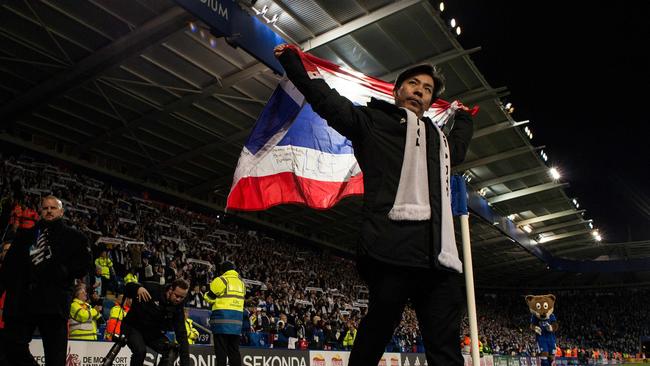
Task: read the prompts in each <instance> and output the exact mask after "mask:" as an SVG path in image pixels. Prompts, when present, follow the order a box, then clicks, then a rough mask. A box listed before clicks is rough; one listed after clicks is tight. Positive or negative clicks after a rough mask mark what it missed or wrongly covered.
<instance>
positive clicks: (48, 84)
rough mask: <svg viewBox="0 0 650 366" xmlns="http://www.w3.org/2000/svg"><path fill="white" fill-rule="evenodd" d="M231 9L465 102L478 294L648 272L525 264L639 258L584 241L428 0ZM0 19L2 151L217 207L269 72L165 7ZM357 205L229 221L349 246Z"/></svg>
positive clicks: (559, 186)
mask: <svg viewBox="0 0 650 366" xmlns="http://www.w3.org/2000/svg"><path fill="white" fill-rule="evenodd" d="M247 10H248V11H249V12H250V13H251V14H252V16H258V17H260V18H261V19H263V20H265V21H267V22H269V26H271V27H273V28H272V29H274V30H275V31H276V32H277V33H279V34H280V35H281V36H282V37H284V38H285V39H288V40H290V41H292V42H295V43H297V44H300V45H301V46H302V47H303V49H304V50H307V51H309V52H311V53H313V54H314V55H316V56H318V57H321V58H325V59H328V60H331V61H333V62H335V63H337V64H340V65H343V66H346V67H348V68H351V69H354V70H357V71H359V72H362V73H365V74H368V75H372V76H376V77H379V78H382V79H384V80H387V81H392V80H393V79H394V78H395V76H396V75H397V74H398V73H399V72H400V71H401V70H403V69H404V68H405V67H407V66H409V65H412V64H414V63H421V62H431V63H434V64H438V65H440V66H442V69H443V71H444V73H445V76H446V78H447V90H446V92H445V94H443V96H442V97H443V99H447V100H453V99H459V100H461V101H462V102H463V103H465V104H466V105H474V104H476V105H479V106H480V110H481V111H480V113H479V114H478V116H477V117H476V118H475V135H474V139H473V141H472V144H471V148H470V151H469V153H468V155H467V159H466V161H465V162H464V163H463V164H462V165H461V166H459V167H456V171H457V172H458V173H462V174H465V175H466V176H467V177H469V178H471V180H470V183H469V185H470V188H471V190H472V192H473V194H474V195H476V194H479V195H480V196H482V198H479V199H480V200H482V202H484V203H485V204H487V205H488V206H489V207H490V208H491V210H492V211H493V213H495V214H496V215H497V216H498V217H501V218H506V217H507V220H508V222H507V224H508V223H509V224H508V225H510V228H509V229H508V228H503V227H502V226H503V224H502V225H501V226H500V225H499V224H500V222H499V221H498V220H497V221H488V220H486V218H485V217H482V216H480V215H471V218H470V225H471V236H472V239H473V256H474V267H475V276H476V281H477V282H478V283H479V284H480V285H483V286H487V285H495V284H498V285H504V286H538V285H539V286H546V285H548V284H549V283H561V284H566V285H569V286H574V285H580V286H590V285H603V284H620V283H630V282H632V283H640V282H647V281H650V279H649V278H648V277H649V276H648V272H636V273H635V272H624V273H620V274H602V273H601V274H598V273H594V274H582V273H565V272H552V273H549V272H550V271H549V270H547V263H546V262H544V261H543V260H541V259H540V258H538V256H536V255H534V254H533V253H535V251H531V248H532V247H533V246H538V247H540V248H544V249H545V250H546V251H547V252H549V253H551V254H553V255H554V256H555V257H571V258H576V259H583V260H587V259H595V258H599V259H601V260H602V259H628V258H646V257H648V256H649V255H650V250H649V249H648V248H649V246H648V245H647V243H631V244H620V245H615V244H601V243H597V242H596V241H595V240H594V236H593V235H592V232H593V230H592V228H591V227H590V220H588V219H587V218H588V215H586V214H585V211H584V209H583V208H582V207H578V206H577V205H576V204H575V203H574V202H573V199H572V197H569V196H567V194H566V193H565V190H564V188H566V186H567V185H568V183H569V182H565V181H563V180H562V178H560V179H557V180H556V179H553V177H552V176H551V174H550V172H549V169H550V168H551V167H550V166H547V164H546V162H545V158H544V155H545V154H544V153H543V149H544V146H535V145H532V144H531V141H530V138H529V136H528V134H529V132H527V131H526V130H525V128H526V125H527V123H528V121H515V120H513V119H512V117H511V115H510V114H509V113H508V111H507V109H506V107H505V106H503V105H502V104H501V99H500V98H501V97H504V96H506V95H507V94H508V90H507V88H506V86H503V85H497V86H492V85H490V84H489V83H488V81H487V80H486V79H485V78H484V77H483V75H481V72H480V71H479V70H478V69H477V67H476V66H475V65H474V63H473V62H472V60H471V55H472V54H473V53H475V52H479V51H480V48H473V49H464V48H463V47H462V46H461V45H460V44H459V42H458V41H457V40H456V37H455V28H451V27H450V26H449V25H448V19H447V17H446V14H445V13H444V12H443V13H441V12H440V11H439V10H438V9H437V4H436V6H435V7H434V6H433V5H432V4H430V3H429V2H427V1H418V0H403V1H397V2H393V1H386V0H365V1H336V2H334V1H325V0H302V1H300V2H296V1H288V0H275V1H271V0H260V1H256V2H254V5H253V6H252V7H250V8H247ZM0 19H1V21H0V42H1V44H2V47H1V48H0V100H2V107H1V109H0V114H1V115H2V118H3V120H4V121H5V123H7V126H8V127H7V128H6V129H5V131H4V132H3V133H2V134H1V135H0V138H2V140H3V141H5V142H10V143H12V144H15V145H19V146H23V147H26V148H29V149H32V150H35V151H40V152H43V153H46V154H49V155H51V156H54V157H57V158H60V159H64V160H68V161H71V162H75V163H77V164H80V165H83V166H86V167H90V168H92V169H95V170H98V171H101V172H104V173H108V174H111V175H114V176H116V177H119V178H121V179H124V180H127V181H130V182H135V183H138V184H141V185H143V186H145V187H149V188H150V189H154V190H158V191H162V192H165V193H169V194H172V195H174V196H176V197H178V198H180V199H184V200H190V201H193V202H195V203H199V204H202V205H207V206H210V207H213V208H216V209H223V205H224V203H225V198H226V195H227V193H228V191H229V189H230V183H231V180H232V174H233V171H234V167H235V166H236V163H237V159H238V157H239V153H240V150H241V147H242V144H243V142H244V141H245V139H246V137H247V136H248V134H249V132H250V129H251V127H252V125H253V124H254V122H255V120H256V118H257V116H258V115H259V113H260V112H261V111H262V109H263V107H264V106H265V104H266V101H267V100H268V98H269V97H270V95H271V93H272V92H273V90H274V89H275V87H276V85H277V83H278V80H279V76H278V75H276V74H274V73H273V71H271V70H270V69H269V68H268V67H267V66H265V65H264V64H262V63H260V62H258V61H257V60H256V59H255V58H254V57H253V56H251V55H250V54H248V53H246V52H245V51H243V50H242V49H241V48H233V47H231V46H230V45H229V44H228V43H227V42H226V40H225V39H223V38H214V37H213V36H212V35H211V34H210V32H209V29H208V27H207V26H206V25H205V24H203V23H201V22H200V21H198V20H197V19H196V18H195V17H194V16H193V15H191V14H189V13H188V12H186V11H185V10H183V9H182V8H180V7H178V6H176V4H175V3H174V2H171V1H168V0H165V1H162V0H157V1H154V0H135V1H134V0H129V1H126V0H116V1H110V2H102V1H94V0H90V1H87V2H69V1H63V0H43V1H40V2H32V1H24V2H23V1H10V2H7V1H5V2H2V8H1V9H0ZM274 19H275V21H274ZM190 22H192V25H193V26H192V27H190ZM360 202H361V200H360V199H359V198H348V199H345V200H344V201H343V202H342V203H340V204H339V205H337V206H336V207H335V208H334V209H332V210H327V211H314V210H310V209H307V208H304V207H301V206H278V207H274V208H272V209H270V210H268V211H264V212H259V213H252V214H241V215H239V216H242V217H245V218H248V219H250V220H252V221H255V222H258V223H264V224H266V225H269V226H272V227H274V228H277V229H281V230H284V231H287V232H290V233H292V234H296V235H299V236H302V237H304V238H307V239H309V240H313V241H316V242H318V243H320V244H323V245H327V246H330V247H334V248H338V249H342V250H345V251H348V252H351V251H353V248H354V245H355V241H356V236H357V228H358V227H359V226H360V225H359V224H360V207H361V206H360ZM513 232H514V233H516V234H517V235H518V236H513ZM519 237H525V238H526V240H525V241H526V243H522V242H521V241H520V240H519V239H517V238H519ZM524 244H525V245H524ZM604 256H606V257H604Z"/></svg>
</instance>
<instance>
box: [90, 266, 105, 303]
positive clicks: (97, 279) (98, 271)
mask: <svg viewBox="0 0 650 366" xmlns="http://www.w3.org/2000/svg"><path fill="white" fill-rule="evenodd" d="M104 282H105V281H104V276H102V268H101V267H98V266H96V267H95V276H94V281H93V286H92V287H93V293H94V294H97V296H99V297H102V296H103V294H102V292H103V290H104Z"/></svg>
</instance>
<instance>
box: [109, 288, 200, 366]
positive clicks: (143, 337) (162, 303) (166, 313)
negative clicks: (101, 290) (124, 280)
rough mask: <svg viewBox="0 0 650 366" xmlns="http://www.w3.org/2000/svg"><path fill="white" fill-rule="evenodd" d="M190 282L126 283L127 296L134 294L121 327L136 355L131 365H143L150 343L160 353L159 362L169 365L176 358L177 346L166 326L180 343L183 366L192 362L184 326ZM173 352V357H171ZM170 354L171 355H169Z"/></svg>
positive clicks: (131, 296)
mask: <svg viewBox="0 0 650 366" xmlns="http://www.w3.org/2000/svg"><path fill="white" fill-rule="evenodd" d="M188 289H189V284H188V283H187V282H185V281H184V280H180V279H179V280H175V281H173V282H172V283H171V285H168V286H165V287H163V286H160V285H158V284H155V283H146V284H143V285H141V284H139V283H136V282H131V283H129V284H127V285H126V290H125V296H126V297H129V298H132V299H133V303H132V305H131V309H130V310H129V312H128V313H127V315H126V317H124V321H123V323H122V331H123V332H124V334H125V335H126V342H127V345H128V346H129V348H130V349H131V352H132V353H133V355H132V356H131V366H142V365H143V363H144V358H145V355H146V352H147V348H146V347H147V346H148V347H150V348H152V349H153V350H154V351H156V352H158V353H160V355H161V359H160V363H158V365H168V363H170V362H171V363H172V364H173V362H174V361H175V356H176V355H175V352H174V351H175V346H174V345H173V344H172V342H171V341H170V340H169V339H168V338H167V337H166V336H165V331H166V330H173V331H174V333H175V334H176V342H178V345H179V347H180V364H181V366H189V365H190V352H189V343H188V340H187V332H186V330H185V314H184V312H183V300H185V297H186V296H187V292H188ZM170 354H173V355H174V357H173V358H172V357H170ZM170 358H171V359H170Z"/></svg>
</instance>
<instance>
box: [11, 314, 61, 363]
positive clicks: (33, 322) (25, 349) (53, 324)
mask: <svg viewBox="0 0 650 366" xmlns="http://www.w3.org/2000/svg"><path fill="white" fill-rule="evenodd" d="M24 315H25V316H24V317H21V318H14V317H12V318H9V319H7V320H6V322H5V331H4V332H5V333H4V337H5V339H4V341H5V350H6V352H7V359H8V360H9V364H10V365H12V366H13V365H15V366H34V365H38V363H37V362H36V360H34V357H33V356H32V354H31V352H29V342H31V340H32V336H33V335H34V331H35V330H36V328H38V330H39V332H40V333H41V338H42V339H43V351H44V353H45V364H46V365H47V366H65V358H66V353H67V351H68V350H67V348H68V319H66V318H63V317H61V316H60V315H56V314H24Z"/></svg>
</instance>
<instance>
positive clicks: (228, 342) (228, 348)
mask: <svg viewBox="0 0 650 366" xmlns="http://www.w3.org/2000/svg"><path fill="white" fill-rule="evenodd" d="M212 338H214V354H215V356H216V357H217V365H216V366H226V365H227V363H226V356H227V357H228V360H229V361H230V363H229V365H230V366H241V355H240V354H239V335H233V334H214V333H213V334H212Z"/></svg>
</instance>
